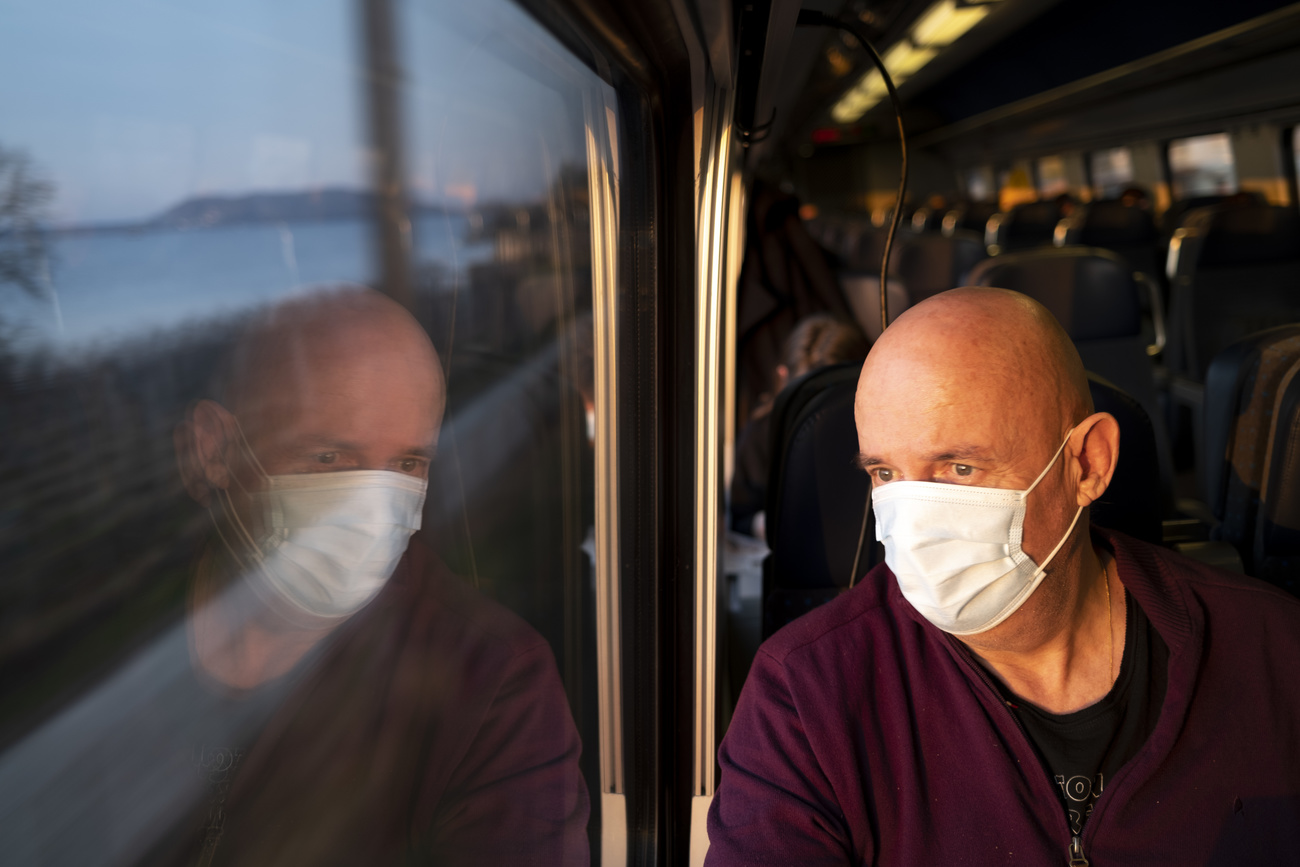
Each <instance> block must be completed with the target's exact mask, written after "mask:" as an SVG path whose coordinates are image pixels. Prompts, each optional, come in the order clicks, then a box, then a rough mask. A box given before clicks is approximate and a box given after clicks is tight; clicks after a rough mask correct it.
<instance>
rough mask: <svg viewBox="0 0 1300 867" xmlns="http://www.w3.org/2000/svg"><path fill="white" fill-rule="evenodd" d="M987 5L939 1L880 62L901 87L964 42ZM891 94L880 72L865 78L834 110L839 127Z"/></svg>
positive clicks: (832, 111)
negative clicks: (945, 50) (941, 53)
mask: <svg viewBox="0 0 1300 867" xmlns="http://www.w3.org/2000/svg"><path fill="white" fill-rule="evenodd" d="M989 8H990V6H989V5H988V4H984V5H979V6H965V5H963V6H958V5H957V3H956V0H939V2H938V3H935V4H934V5H933V6H931V7H930V8H929V9H927V10H926V11H925V12H924V14H922V15H921V17H920V18H919V19H917V22H916V24H915V25H913V27H912V31H911V33H910V35H909V36H908V37H906V38H904V39H901V40H899V41H898V42H897V43H895V44H894V45H892V46H891V47H890V49H889V50H888V51H886V52H885V55H884V57H882V58H881V59H882V60H884V62H885V68H886V69H888V70H889V76H890V78H892V79H893V80H894V83H895V84H902V83H903V82H904V81H906V80H907V79H908V78H911V77H912V76H913V75H915V74H916V73H917V72H918V71H919V70H920V69H921V68H922V67H923V66H925V65H926V64H927V63H929V62H930V61H931V60H933V59H934V57H935V55H937V54H938V53H939V49H941V48H945V47H947V46H948V45H951V44H952V43H953V42H955V41H957V40H958V39H959V38H961V37H962V36H963V35H964V34H965V33H966V31H967V30H970V29H971V28H972V27H974V26H975V25H976V24H978V23H979V22H980V21H981V20H983V18H984V16H985V15H987V14H988V12H989ZM887 94H888V90H887V89H886V87H885V81H884V79H883V78H881V77H880V72H879V71H877V70H875V69H872V70H871V71H870V72H868V73H867V74H866V75H864V76H862V78H860V79H859V80H858V83H857V84H855V85H854V86H853V87H852V88H850V89H849V91H848V92H847V93H845V94H844V95H843V96H842V97H840V100H839V101H838V102H836V103H835V105H834V106H833V107H832V108H831V118H832V119H833V120H834V121H835V122H836V123H852V122H853V121H855V120H857V119H858V118H860V117H862V115H864V114H866V113H867V111H869V110H870V109H871V108H873V107H874V106H875V105H876V103H878V102H880V101H881V100H882V99H884V98H885V96H886V95H887Z"/></svg>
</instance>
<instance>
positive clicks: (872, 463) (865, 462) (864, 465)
mask: <svg viewBox="0 0 1300 867" xmlns="http://www.w3.org/2000/svg"><path fill="white" fill-rule="evenodd" d="M883 463H884V461H882V460H881V459H880V458H875V457H872V456H871V455H864V454H858V456H857V457H855V458H854V459H853V466H855V467H857V468H858V469H860V470H869V469H871V468H872V467H878V466H880V465H881V464H883Z"/></svg>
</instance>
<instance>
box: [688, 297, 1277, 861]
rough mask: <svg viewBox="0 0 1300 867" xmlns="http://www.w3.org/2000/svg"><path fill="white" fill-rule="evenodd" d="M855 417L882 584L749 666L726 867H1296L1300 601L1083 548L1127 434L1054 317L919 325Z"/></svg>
mask: <svg viewBox="0 0 1300 867" xmlns="http://www.w3.org/2000/svg"><path fill="white" fill-rule="evenodd" d="M855 414H856V420H857V429H858V444H859V448H860V450H861V455H860V463H861V466H862V468H863V469H865V470H866V471H867V472H868V473H870V475H871V478H872V502H873V509H874V511H875V515H876V525H877V534H878V536H879V538H880V540H881V541H882V542H883V543H884V546H885V552H886V557H885V563H884V564H882V565H881V566H879V567H877V568H876V569H874V570H873V571H872V572H870V573H869V574H867V575H866V576H865V577H864V578H863V579H862V580H861V581H860V582H859V583H858V585H857V586H856V587H855V588H854V589H853V590H852V591H851V592H849V593H846V594H844V595H843V596H841V597H840V598H839V599H837V600H836V601H835V602H833V603H831V604H829V605H826V606H824V607H823V608H821V609H819V610H817V611H814V612H812V613H811V614H809V615H808V616H806V617H804V618H802V619H800V620H798V621H796V622H795V623H793V624H791V625H790V626H789V627H787V628H786V629H785V630H783V631H782V632H780V633H778V634H777V635H776V636H774V637H773V638H772V639H771V640H769V641H768V642H767V643H766V644H765V645H764V646H763V647H762V649H761V650H760V651H759V654H758V658H757V659H756V660H755V662H754V666H753V668H752V669H751V671H750V675H749V679H748V680H747V682H746V684H745V687H744V690H743V692H742V694H741V697H740V701H739V705H738V707H737V709H736V714H735V717H734V719H733V721H732V723H731V726H730V729H729V730H728V732H727V736H726V738H725V740H724V741H723V744H722V748H721V750H720V754H719V758H720V763H721V766H722V776H721V782H720V785H719V788H718V792H717V794H716V795H715V797H714V800H713V804H712V808H711V810H710V814H709V838H710V844H711V848H710V850H709V859H708V863H709V864H715V865H727V864H800V865H813V864H816V865H821V864H826V865H829V864H837V865H839V864H903V865H913V864H1061V863H1065V864H1073V865H1085V864H1089V863H1092V864H1104V865H1109V864H1134V863H1142V864H1171V865H1173V864H1190V863H1194V864H1207V863H1214V864H1280V863H1294V861H1295V859H1296V857H1297V856H1296V853H1297V852H1300V601H1298V600H1296V599H1294V598H1292V597H1290V596H1288V595H1286V594H1283V593H1281V592H1279V591H1276V590H1274V589H1272V588H1270V587H1268V586H1266V585H1264V584H1262V583H1260V582H1257V581H1254V580H1252V579H1248V578H1244V577H1242V576H1240V575H1232V574H1228V573H1225V572H1221V571H1218V570H1215V569H1212V568H1209V567H1206V566H1203V565H1201V564H1197V563H1194V562H1192V561H1190V560H1186V559H1184V558H1182V557H1180V556H1178V555H1176V554H1173V553H1171V552H1169V551H1166V550H1164V549H1160V548H1156V547H1153V546H1150V545H1146V544H1144V543H1140V542H1137V541H1135V540H1133V539H1130V538H1127V537H1125V536H1123V535H1120V534H1118V533H1113V532H1110V531H1106V530H1102V529H1099V528H1096V527H1091V526H1090V524H1089V519H1088V507H1089V505H1090V504H1091V503H1093V502H1095V501H1096V500H1097V498H1098V497H1100V496H1101V495H1102V494H1103V493H1104V492H1105V490H1106V487H1107V484H1108V483H1109V481H1110V478H1111V475H1112V473H1113V472H1114V468H1115V462H1116V459H1117V457H1118V454H1119V448H1120V431H1119V429H1118V425H1117V423H1116V421H1115V419H1114V418H1113V417H1111V416H1109V415H1107V414H1105V413H1094V412H1093V407H1092V402H1091V399H1090V397H1089V392H1088V387H1087V382H1086V379H1085V377H1084V371H1083V367H1082V364H1081V363H1080V361H1079V357H1078V354H1077V353H1076V352H1075V350H1074V348H1073V346H1072V345H1071V344H1070V341H1069V339H1068V338H1067V336H1066V335H1065V333H1064V332H1063V330H1062V329H1061V327H1060V326H1059V324H1058V323H1057V322H1056V321H1055V320H1054V319H1053V318H1052V316H1051V314H1050V313H1048V312H1047V311H1046V310H1045V309H1044V308H1042V307H1041V306H1040V305H1038V304H1037V303H1036V302H1034V301H1032V300H1030V299H1029V298H1026V297H1025V296H1022V295H1019V294H1017V293H1013V292H1007V291H1005V290H1000V289H958V290H953V291H951V292H947V293H944V294H942V295H939V296H935V297H934V298H932V299H930V300H928V301H925V302H923V303H921V304H919V305H918V306H916V307H914V308H912V309H911V310H909V311H908V312H906V313H904V314H903V315H902V316H900V317H899V319H898V320H897V321H896V322H895V323H894V324H893V325H892V326H891V327H890V328H889V329H888V330H887V331H886V332H885V334H884V335H883V337H882V338H881V339H880V340H879V341H878V342H877V343H876V345H875V347H874V348H873V349H872V351H871V354H870V355H869V356H868V358H867V362H866V364H865V365H864V366H863V369H862V374H861V378H860V380H859V385H858V393H857V402H856V413H855Z"/></svg>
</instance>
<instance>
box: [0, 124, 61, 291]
mask: <svg viewBox="0 0 1300 867" xmlns="http://www.w3.org/2000/svg"><path fill="white" fill-rule="evenodd" d="M53 198H54V185H53V184H52V183H50V182H49V181H47V180H44V179H42V178H41V177H39V176H38V175H37V174H36V171H35V170H34V168H33V166H32V161H31V159H30V158H29V157H28V156H27V154H25V153H22V152H21V151H16V150H10V149H7V148H4V147H0V284H2V283H13V284H16V285H17V286H19V287H21V288H22V289H25V290H26V291H28V292H30V293H31V294H32V295H36V296H38V297H40V296H44V295H45V282H46V281H45V276H46V275H45V273H44V269H45V268H46V267H47V265H46V251H45V230H44V229H43V228H42V226H41V223H42V222H43V221H44V220H45V219H46V217H47V210H46V209H47V206H48V205H49V203H50V200H51V199H53Z"/></svg>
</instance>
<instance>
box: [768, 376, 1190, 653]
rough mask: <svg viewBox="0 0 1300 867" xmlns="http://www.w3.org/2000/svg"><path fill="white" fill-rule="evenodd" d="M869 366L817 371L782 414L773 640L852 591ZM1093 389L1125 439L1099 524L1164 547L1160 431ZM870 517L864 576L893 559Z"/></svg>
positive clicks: (789, 396) (789, 393) (771, 542)
mask: <svg viewBox="0 0 1300 867" xmlns="http://www.w3.org/2000/svg"><path fill="white" fill-rule="evenodd" d="M860 366H861V365H859V364H858V363H857V362H852V363H849V364H840V365H835V366H833V367H826V368H822V369H821V370H817V371H814V372H812V373H810V374H808V375H807V376H804V377H802V378H800V379H798V380H795V381H794V382H792V383H791V384H790V385H789V386H787V387H786V388H785V390H784V391H783V392H782V393H781V395H780V396H779V397H778V398H777V402H776V405H775V407H773V410H772V413H773V418H772V436H773V441H772V465H771V470H770V475H769V484H768V494H767V541H768V546H769V547H770V549H771V551H770V553H769V554H768V557H767V560H766V561H764V564H763V616H762V619H763V637H764V638H766V637H768V636H770V635H771V634H772V633H774V632H775V631H776V630H778V629H780V628H781V627H782V626H784V625H785V624H786V623H789V622H790V621H791V620H793V619H794V618H796V617H798V616H800V615H802V614H805V613H807V612H808V611H811V610H812V609H813V608H815V607H817V606H818V605H820V604H822V603H823V602H827V601H829V600H830V599H833V598H834V597H835V596H836V595H837V594H839V593H840V592H842V591H843V590H844V589H845V588H847V587H848V586H849V584H850V576H851V573H853V572H854V570H853V559H854V556H855V554H856V553H857V545H858V538H859V533H861V532H863V520H864V512H866V506H867V501H868V497H869V496H870V491H871V486H870V479H869V477H868V476H867V474H866V473H864V472H861V471H858V470H856V469H854V466H853V462H854V458H855V457H856V456H857V453H858V441H857V432H856V427H855V425H854V421H853V398H854V394H855V392H856V390H857V380H858V372H859V369H860ZM1088 386H1089V389H1090V391H1091V393H1092V399H1093V403H1094V404H1095V406H1096V408H1097V410H1098V411H1099V412H1109V413H1111V414H1112V415H1114V416H1115V418H1116V420H1117V421H1118V422H1119V426H1120V434H1121V438H1122V442H1123V447H1122V448H1121V449H1120V459H1119V464H1118V465H1117V466H1116V468H1115V474H1114V476H1113V477H1112V479H1111V484H1110V487H1109V488H1108V489H1107V491H1106V493H1105V494H1104V495H1103V496H1102V497H1101V499H1099V500H1098V501H1097V502H1096V503H1095V504H1093V507H1092V510H1091V515H1092V521H1093V523H1095V524H1098V525H1100V526H1103V527H1109V528H1112V529H1115V530H1119V531H1120V532H1122V533H1127V534H1128V535H1130V536H1133V537H1135V538H1139V539H1143V540H1145V541H1148V542H1153V543H1158V542H1159V541H1160V537H1161V532H1162V530H1161V522H1160V517H1161V515H1162V514H1163V513H1164V511H1165V509H1166V503H1167V502H1168V499H1169V489H1168V486H1167V485H1166V484H1165V483H1164V482H1163V481H1162V478H1161V475H1160V473H1159V471H1158V469H1157V467H1158V466H1159V464H1160V461H1159V457H1158V455H1159V447H1158V444H1157V438H1156V429H1155V428H1154V427H1153V425H1152V422H1151V419H1150V417H1149V416H1148V414H1147V412H1146V410H1145V409H1143V407H1142V405H1141V404H1140V403H1139V402H1138V401H1137V400H1136V399H1134V398H1133V396H1132V395H1129V394H1127V393H1125V392H1124V391H1123V390H1122V389H1120V388H1118V387H1117V386H1115V385H1114V384H1113V383H1110V382H1108V381H1107V380H1106V379H1104V378H1103V377H1101V376H1098V375H1096V374H1093V373H1090V374H1089V375H1088ZM865 520H866V530H865V534H866V535H865V539H864V543H863V549H862V558H861V561H860V562H859V564H858V568H857V570H856V574H857V576H858V577H861V576H862V575H864V574H866V572H867V571H868V570H869V569H871V568H872V567H873V566H874V565H876V564H877V563H879V562H880V561H881V560H882V559H883V549H882V548H881V546H880V545H879V543H877V542H876V541H875V538H876V537H875V526H874V524H873V523H872V520H871V515H870V513H869V512H866V515H865Z"/></svg>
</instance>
